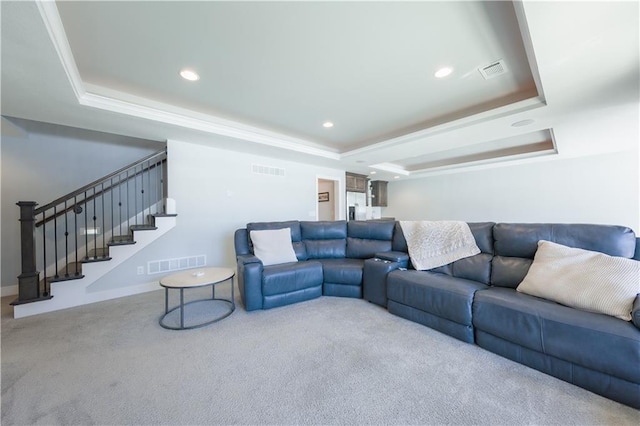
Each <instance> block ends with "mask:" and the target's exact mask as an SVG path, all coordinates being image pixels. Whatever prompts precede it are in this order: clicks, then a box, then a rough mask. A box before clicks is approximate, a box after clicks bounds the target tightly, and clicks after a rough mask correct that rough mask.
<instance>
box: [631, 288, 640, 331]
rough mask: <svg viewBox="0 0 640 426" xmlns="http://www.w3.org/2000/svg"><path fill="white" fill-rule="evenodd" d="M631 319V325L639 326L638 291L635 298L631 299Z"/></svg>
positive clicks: (639, 298) (639, 296)
mask: <svg viewBox="0 0 640 426" xmlns="http://www.w3.org/2000/svg"><path fill="white" fill-rule="evenodd" d="M631 321H633V325H635V326H636V327H637V328H640V293H638V294H637V295H636V300H634V301H633V308H631Z"/></svg>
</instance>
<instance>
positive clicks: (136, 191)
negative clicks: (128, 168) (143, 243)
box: [133, 166, 138, 225]
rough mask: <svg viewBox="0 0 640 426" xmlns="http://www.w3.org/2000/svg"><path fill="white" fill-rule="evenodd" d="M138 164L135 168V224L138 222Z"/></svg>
mask: <svg viewBox="0 0 640 426" xmlns="http://www.w3.org/2000/svg"><path fill="white" fill-rule="evenodd" d="M137 170H138V166H135V167H134V168H133V214H135V215H136V216H135V224H136V225H137V224H138V178H137V177H136V174H137V173H138V172H137Z"/></svg>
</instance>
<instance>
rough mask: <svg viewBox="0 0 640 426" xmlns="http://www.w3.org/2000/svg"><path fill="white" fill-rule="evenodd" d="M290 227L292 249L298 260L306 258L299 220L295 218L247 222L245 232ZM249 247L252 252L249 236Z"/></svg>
mask: <svg viewBox="0 0 640 426" xmlns="http://www.w3.org/2000/svg"><path fill="white" fill-rule="evenodd" d="M283 228H289V229H291V243H292V245H293V251H295V252H296V257H297V258H298V260H307V259H308V256H307V250H306V247H305V245H304V243H303V242H302V231H301V230H300V222H299V221H297V220H289V221H285V222H251V223H248V224H247V233H248V234H250V233H251V231H264V230H266V229H283ZM249 248H250V249H251V253H252V254H253V245H252V244H251V238H249Z"/></svg>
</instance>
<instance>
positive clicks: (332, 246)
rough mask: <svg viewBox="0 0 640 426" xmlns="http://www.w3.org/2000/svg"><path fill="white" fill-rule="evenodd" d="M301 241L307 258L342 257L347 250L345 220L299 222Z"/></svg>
mask: <svg viewBox="0 0 640 426" xmlns="http://www.w3.org/2000/svg"><path fill="white" fill-rule="evenodd" d="M300 229H301V231H302V241H303V242H304V245H305V248H306V251H307V257H308V258H309V259H335V258H344V257H345V255H346V251H347V222H346V221H344V220H338V221H319V222H300Z"/></svg>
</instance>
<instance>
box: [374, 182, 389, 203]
mask: <svg viewBox="0 0 640 426" xmlns="http://www.w3.org/2000/svg"><path fill="white" fill-rule="evenodd" d="M371 206H373V207H387V181H386V180H372V181H371Z"/></svg>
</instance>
